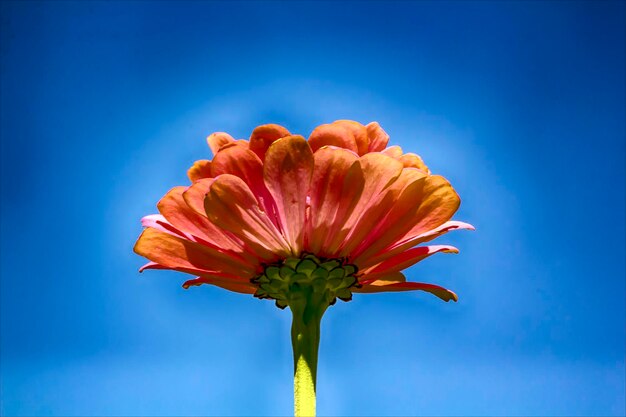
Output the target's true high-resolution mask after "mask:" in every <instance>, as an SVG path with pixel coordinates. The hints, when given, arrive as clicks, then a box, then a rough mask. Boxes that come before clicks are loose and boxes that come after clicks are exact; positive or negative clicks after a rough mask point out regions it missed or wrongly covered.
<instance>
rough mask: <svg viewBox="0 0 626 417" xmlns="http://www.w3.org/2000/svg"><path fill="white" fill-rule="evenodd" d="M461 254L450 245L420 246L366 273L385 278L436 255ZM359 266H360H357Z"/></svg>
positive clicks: (371, 268) (369, 269)
mask: <svg viewBox="0 0 626 417" xmlns="http://www.w3.org/2000/svg"><path fill="white" fill-rule="evenodd" d="M439 252H442V253H459V250H458V249H457V248H455V247H454V246H450V245H431V246H418V247H417V248H413V249H409V250H407V251H405V252H402V253H399V254H398V255H395V256H393V257H391V258H389V259H387V260H385V261H384V262H381V263H379V264H378V265H375V266H374V267H370V268H368V269H367V270H365V271H364V272H365V273H366V274H367V275H368V276H370V277H373V276H376V275H379V276H384V275H389V274H390V273H393V272H400V271H402V270H403V269H406V268H408V267H410V266H413V265H415V264H416V263H418V262H420V261H422V260H424V259H426V258H428V257H429V256H432V255H434V254H436V253H439ZM357 265H358V264H357Z"/></svg>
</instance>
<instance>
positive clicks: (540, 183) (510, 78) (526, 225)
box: [0, 1, 626, 416]
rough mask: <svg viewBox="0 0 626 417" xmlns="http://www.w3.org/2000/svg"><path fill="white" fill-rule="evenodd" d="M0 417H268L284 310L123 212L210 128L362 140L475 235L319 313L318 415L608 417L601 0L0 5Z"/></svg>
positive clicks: (179, 179)
mask: <svg viewBox="0 0 626 417" xmlns="http://www.w3.org/2000/svg"><path fill="white" fill-rule="evenodd" d="M0 8H1V9H0V10H1V19H2V25H1V34H2V36H1V42H2V43H1V50H2V55H1V89H0V90H1V91H0V99H1V101H0V116H1V130H0V137H1V156H2V164H1V171H0V173H1V232H2V233H1V246H0V255H1V260H2V262H1V265H0V268H1V269H0V272H1V294H0V299H1V307H0V313H1V317H0V323H1V343H0V348H1V350H0V352H1V367H0V376H1V397H0V399H1V402H0V412H1V413H2V414H3V415H16V416H17V415H20V416H21V415H42V416H43V415H55V416H71V415H82V416H86V415H154V416H157V415H159V416H161V415H288V414H290V413H291V412H292V392H291V390H292V387H291V384H292V379H291V378H292V362H291V347H290V344H289V325H290V317H289V314H288V312H285V311H280V310H278V309H276V308H275V307H274V306H273V304H272V303H271V302H267V301H260V300H257V299H254V298H252V297H246V296H242V295H239V294H232V293H228V292H226V291H223V290H219V289H217V288H210V287H206V286H204V287H199V288H192V289H190V290H187V291H185V290H183V289H182V288H181V284H182V282H183V281H184V280H185V279H186V276H184V275H183V274H178V273H173V272H169V271H150V272H147V273H144V274H142V275H139V274H138V273H137V269H138V268H139V266H140V265H142V263H143V262H144V261H143V259H141V258H140V257H138V256H136V255H135V254H133V253H132V246H133V244H134V241H135V239H136V237H137V236H138V235H139V233H140V231H141V226H140V223H139V219H140V218H141V217H142V216H143V215H146V214H150V213H154V212H155V211H156V207H155V204H156V202H157V201H158V199H159V198H160V197H161V196H162V195H163V194H164V193H165V192H166V191H167V190H168V189H170V188H171V187H173V186H175V185H180V184H187V180H186V177H185V171H186V169H187V168H188V166H189V165H190V164H191V163H192V162H193V161H194V160H197V159H203V158H209V157H210V152H209V150H208V149H207V147H206V144H205V141H204V138H205V137H206V136H207V135H208V134H209V133H211V132H214V131H227V132H230V133H231V134H233V135H234V136H236V137H247V136H248V135H249V133H250V131H251V130H252V129H253V128H254V127H255V126H256V125H258V124H263V123H268V122H274V123H280V124H283V125H285V126H286V127H287V128H288V129H290V130H291V131H292V132H296V133H301V134H304V135H308V134H309V133H310V131H311V130H312V129H313V128H314V127H315V126H316V125H318V124H321V123H328V122H330V121H333V120H336V119H343V118H348V119H354V120H358V121H361V122H364V123H367V122H369V121H372V120H377V121H378V122H380V123H381V125H382V126H383V127H384V128H385V129H386V130H387V132H388V133H389V134H390V135H391V141H392V142H393V143H394V144H399V145H401V146H403V148H404V149H405V150H406V151H411V152H416V153H418V154H420V155H421V156H422V157H423V158H424V159H425V161H426V162H427V163H428V165H429V166H430V168H431V169H432V170H433V171H434V172H435V173H438V174H442V175H444V176H445V177H447V178H448V179H449V180H450V181H451V182H452V184H453V185H454V186H455V188H456V190H457V191H458V192H459V194H460V195H461V198H462V200H463V203H462V206H461V209H460V210H459V212H458V214H457V216H456V218H457V219H459V220H464V221H468V222H470V223H473V224H474V225H475V226H476V227H477V231H476V232H474V233H470V232H457V233H452V234H449V235H447V236H445V237H444V238H442V239H441V240H440V242H441V243H450V244H454V245H456V246H458V247H459V248H460V249H461V253H460V254H459V255H438V256H436V257H433V258H430V259H429V260H427V261H425V262H424V263H422V264H418V265H416V266H415V267H413V268H411V269H409V270H408V272H407V276H408V277H409V279H411V280H418V281H423V282H433V283H437V284H441V285H444V286H447V287H448V288H451V289H453V290H454V291H455V292H457V294H459V297H460V300H459V302H458V303H456V304H453V303H448V304H446V303H443V302H440V301H439V300H438V299H436V298H435V297H432V296H430V295H428V294H425V293H404V294H381V295H361V296H357V297H355V299H354V300H353V301H352V302H350V303H338V305H336V306H334V307H332V308H331V309H330V310H329V312H328V313H327V314H326V316H325V317H324V321H323V328H322V341H321V349H320V365H319V366H320V368H319V375H318V378H319V381H318V413H319V414H320V415H541V416H546V415H571V416H573V415H585V416H587V415H624V414H625V412H626V411H625V405H624V404H625V397H624V391H625V381H624V379H625V377H624V374H625V366H624V362H625V361H624V351H625V343H624V339H625V299H624V294H625V285H624V277H625V265H624V253H625V247H624V237H625V229H624V213H625V210H624V208H625V207H624V178H625V175H624V174H625V172H624V170H625V164H624V162H625V161H624V157H625V149H624V146H625V140H624V138H625V116H624V115H625V113H626V111H625V110H626V109H625V86H624V73H625V57H624V50H625V45H624V43H625V42H624V39H625V36H624V35H625V26H624V25H625V23H624V22H625V19H624V17H625V11H624V3H623V2H617V1H616V2H608V1H595V2H591V1H588V2H575V1H567V2H564V1H555V2H541V1H536V2H470V1H463V2H436V3H435V2H427V1H419V2H409V1H401V2H391V1H388V2H374V1H364V2H345V3H341V2H315V3H309V2H304V1H299V2H262V1H255V2H241V3H238V2H228V3H221V2H199V1H194V2H189V3H184V2H178V3H176V4H174V3H167V2H129V3H125V2H122V1H115V2H81V3H79V2H56V1H55V2H2V4H1V5H0Z"/></svg>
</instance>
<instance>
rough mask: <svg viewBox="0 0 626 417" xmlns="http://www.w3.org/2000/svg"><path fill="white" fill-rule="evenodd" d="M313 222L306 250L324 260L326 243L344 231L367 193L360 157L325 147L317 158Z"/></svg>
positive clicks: (338, 149)
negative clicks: (343, 227) (354, 210)
mask: <svg viewBox="0 0 626 417" xmlns="http://www.w3.org/2000/svg"><path fill="white" fill-rule="evenodd" d="M313 157H314V160H315V164H314V168H313V178H312V180H311V190H310V192H309V195H310V197H311V207H310V220H309V222H308V224H307V238H306V242H307V243H306V246H307V247H306V250H307V251H308V252H311V253H315V254H318V255H319V256H323V257H330V256H332V255H333V254H332V253H327V252H326V251H325V245H324V243H325V242H326V241H327V240H330V239H329V238H330V237H331V235H332V233H333V232H334V230H337V229H340V227H341V226H342V223H338V222H342V221H343V219H344V218H345V215H346V213H348V214H349V213H351V212H352V209H353V208H354V207H355V205H356V203H357V202H358V200H359V197H360V195H361V192H362V191H363V175H362V172H361V167H360V165H359V164H358V162H357V159H358V157H357V156H356V155H355V154H354V153H353V152H350V151H348V150H346V149H342V148H336V147H324V148H321V149H319V150H318V151H317V152H315V154H314V155H313Z"/></svg>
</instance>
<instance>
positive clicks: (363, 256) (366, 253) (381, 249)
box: [358, 168, 461, 267]
mask: <svg viewBox="0 0 626 417" xmlns="http://www.w3.org/2000/svg"><path fill="white" fill-rule="evenodd" d="M405 169H411V168H405ZM422 184H423V186H422V188H421V190H419V194H420V196H419V197H418V198H416V200H415V203H414V206H415V210H414V211H413V212H412V213H411V214H410V216H406V217H405V218H404V219H402V220H401V221H402V222H403V223H402V224H400V226H402V227H400V228H398V227H397V226H398V223H397V221H394V219H392V218H389V219H388V222H387V224H386V225H385V226H384V227H385V228H387V229H388V232H387V233H384V234H381V235H380V238H379V239H378V240H377V241H376V242H371V244H370V245H369V247H368V248H366V249H365V248H361V249H362V253H360V254H359V255H358V258H359V261H358V262H361V263H364V264H366V265H367V266H370V265H375V264H377V263H379V262H381V261H383V260H385V259H387V258H390V257H391V256H393V255H395V254H397V253H400V252H402V251H403V250H404V249H407V246H405V245H403V244H402V243H404V242H405V241H407V240H409V239H410V238H409V237H408V235H409V233H410V236H415V235H419V234H422V233H425V232H427V231H429V230H432V229H435V228H437V227H439V226H441V225H442V224H444V223H445V222H447V221H448V220H450V218H451V217H452V215H453V214H454V213H455V212H456V210H457V209H458V208H459V204H460V202H461V200H460V199H459V196H458V195H457V193H456V192H455V191H454V189H453V188H452V186H451V185H450V183H449V182H448V181H447V180H446V179H445V178H443V177H441V176H439V175H431V176H427V177H425V178H424V179H423V182H422ZM407 229H408V230H409V233H406V232H404V233H401V232H402V231H403V230H407ZM400 247H402V249H399V248H400ZM409 247H410V246H409ZM366 265H363V267H365V266H366Z"/></svg>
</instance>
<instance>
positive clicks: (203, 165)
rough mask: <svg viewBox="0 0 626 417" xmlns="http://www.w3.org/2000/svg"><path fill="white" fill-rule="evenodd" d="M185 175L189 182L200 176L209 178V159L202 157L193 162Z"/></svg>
mask: <svg viewBox="0 0 626 417" xmlns="http://www.w3.org/2000/svg"><path fill="white" fill-rule="evenodd" d="M187 177H189V180H190V181H191V182H195V181H198V180H200V179H202V178H211V161H209V160H206V159H202V160H200V161H196V162H194V163H193V165H192V166H191V168H189V169H188V170H187Z"/></svg>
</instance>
